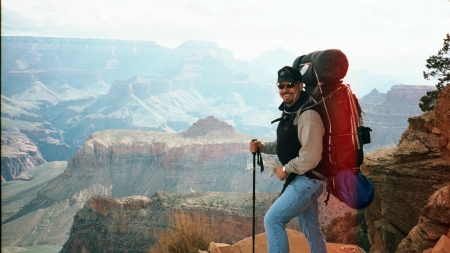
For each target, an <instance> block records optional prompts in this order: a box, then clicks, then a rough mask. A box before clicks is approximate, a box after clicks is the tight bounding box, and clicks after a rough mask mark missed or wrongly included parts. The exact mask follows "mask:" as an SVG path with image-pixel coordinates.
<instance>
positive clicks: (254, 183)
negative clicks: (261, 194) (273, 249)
mask: <svg viewBox="0 0 450 253" xmlns="http://www.w3.org/2000/svg"><path fill="white" fill-rule="evenodd" d="M253 141H256V139H253V140H252V142H253ZM258 151H259V148H256V152H252V154H253V198H252V200H253V226H252V252H253V253H255V200H256V193H255V191H256V187H255V186H256V153H257V152H258Z"/></svg>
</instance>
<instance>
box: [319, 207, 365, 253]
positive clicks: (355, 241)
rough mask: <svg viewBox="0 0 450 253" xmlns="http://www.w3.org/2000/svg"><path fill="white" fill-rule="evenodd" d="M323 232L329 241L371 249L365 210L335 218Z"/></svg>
mask: <svg viewBox="0 0 450 253" xmlns="http://www.w3.org/2000/svg"><path fill="white" fill-rule="evenodd" d="M323 233H324V235H325V238H326V241H327V242H331V243H341V244H352V245H358V246H359V247H361V248H362V249H364V250H365V251H367V252H368V251H369V249H370V245H369V240H368V238H367V224H366V218H365V215H364V210H359V211H358V212H356V213H354V214H353V213H350V212H346V213H345V214H344V216H341V217H337V218H334V219H333V220H331V222H330V223H329V224H328V225H327V226H325V227H324V228H323Z"/></svg>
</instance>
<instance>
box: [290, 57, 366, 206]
mask: <svg viewBox="0 0 450 253" xmlns="http://www.w3.org/2000/svg"><path fill="white" fill-rule="evenodd" d="M293 67H294V68H298V69H299V70H300V73H301V74H302V79H303V83H304V84H305V92H306V93H307V94H308V95H309V98H308V102H307V103H306V104H307V105H306V106H304V107H303V108H302V109H300V110H299V111H298V112H297V115H300V114H301V113H302V112H304V111H306V110H315V111H317V112H318V113H319V114H320V116H321V118H322V121H323V124H324V127H325V135H324V138H323V152H322V160H321V161H320V162H319V164H318V165H317V167H316V168H314V169H313V170H312V173H313V174H314V175H316V176H317V177H319V178H322V179H324V180H326V181H327V191H328V196H327V200H326V201H325V202H326V203H327V202H328V199H329V195H330V194H332V195H334V196H335V197H337V198H338V199H339V200H341V201H342V202H345V203H346V204H347V205H348V206H350V207H352V208H355V209H362V208H365V207H366V206H368V205H369V204H370V203H371V202H372V200H373V197H374V190H373V186H372V184H371V183H370V181H369V180H368V179H367V178H366V177H365V176H364V174H362V173H361V171H360V169H359V166H360V165H361V164H362V162H363V159H364V153H363V145H364V144H367V143H370V131H372V130H371V129H370V128H369V127H365V126H363V120H362V117H361V113H362V112H361V108H360V106H359V103H358V99H357V98H356V96H355V95H354V94H353V93H352V91H351V89H350V86H349V85H346V84H342V79H343V78H344V77H345V75H346V73H347V70H348V60H347V57H346V56H345V54H344V53H343V52H342V51H340V50H338V49H329V50H324V51H315V52H312V53H310V54H307V55H302V56H299V57H297V59H296V60H295V61H294V63H293Z"/></svg>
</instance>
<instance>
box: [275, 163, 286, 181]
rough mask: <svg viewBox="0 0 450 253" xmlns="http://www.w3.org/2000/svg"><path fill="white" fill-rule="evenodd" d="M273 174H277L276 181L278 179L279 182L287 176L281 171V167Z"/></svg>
mask: <svg viewBox="0 0 450 253" xmlns="http://www.w3.org/2000/svg"><path fill="white" fill-rule="evenodd" d="M275 173H276V174H277V177H278V179H280V180H281V181H283V180H284V179H285V178H286V176H287V173H286V172H284V171H283V166H279V167H277V168H276V170H275Z"/></svg>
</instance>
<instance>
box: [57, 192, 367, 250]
mask: <svg viewBox="0 0 450 253" xmlns="http://www.w3.org/2000/svg"><path fill="white" fill-rule="evenodd" d="M276 197H277V195H276V194H262V193H260V194H258V195H257V199H258V203H257V207H256V224H257V225H256V233H257V234H259V235H257V236H256V243H255V248H256V249H257V250H256V251H255V252H264V251H266V250H267V242H266V239H265V234H264V233H262V232H263V231H264V229H263V224H262V222H263V216H264V213H265V212H266V211H267V209H268V208H269V207H270V205H271V203H272V202H273V201H274V200H275V199H276ZM251 198H252V195H251V194H238V193H214V192H210V193H190V194H169V193H162V192H158V193H156V194H155V195H154V196H153V197H151V198H146V197H143V196H132V197H123V198H112V197H109V196H93V197H92V198H90V199H89V200H88V201H86V203H85V205H84V206H83V208H82V209H80V210H79V211H78V212H77V213H76V215H75V217H74V221H73V225H72V228H71V231H70V236H69V239H68V240H67V241H66V243H65V244H64V246H63V248H62V250H61V253H69V252H73V253H78V252H86V253H88V252H97V251H98V250H99V249H106V250H107V251H108V252H126V251H129V252H148V251H149V250H150V249H151V248H153V247H154V246H155V243H156V242H157V240H158V235H159V234H160V233H161V232H162V231H163V230H164V229H170V228H171V227H172V225H173V224H171V216H172V215H173V214H175V212H180V211H182V212H183V214H184V215H189V216H192V217H196V218H195V220H201V219H199V217H204V218H205V219H203V220H202V221H204V222H207V223H209V224H206V225H207V227H208V228H210V229H214V230H215V231H216V232H217V233H218V234H219V235H220V239H221V241H223V242H227V243H228V244H233V245H232V246H231V247H229V248H231V249H230V250H231V251H227V250H226V249H223V248H222V249H221V251H220V252H223V253H225V252H229V253H234V252H251V243H252V241H251V237H250V238H248V237H249V236H251V233H252V199H251ZM288 227H289V228H290V229H288V235H289V236H290V237H291V239H290V242H291V245H292V246H291V248H292V250H293V252H309V245H308V242H307V240H306V238H305V236H304V235H303V234H302V233H300V232H297V231H294V230H292V228H296V222H295V221H292V222H291V223H289V224H288ZM296 230H298V228H296ZM260 233H262V234H260ZM241 238H246V239H243V240H241ZM211 245H215V243H213V244H211ZM328 247H329V249H330V252H335V253H350V252H351V253H361V252H364V251H363V250H362V249H360V248H359V247H357V246H353V245H341V244H333V243H329V244H328ZM210 250H211V249H210ZM249 250H250V251H249ZM295 250H297V251H295ZM211 252H213V251H211Z"/></svg>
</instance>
